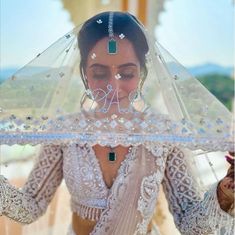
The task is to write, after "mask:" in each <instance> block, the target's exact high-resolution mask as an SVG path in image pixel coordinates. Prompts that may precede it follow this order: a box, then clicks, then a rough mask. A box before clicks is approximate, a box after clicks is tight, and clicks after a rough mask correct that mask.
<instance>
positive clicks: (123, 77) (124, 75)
mask: <svg viewBox="0 0 235 235" xmlns="http://www.w3.org/2000/svg"><path fill="white" fill-rule="evenodd" d="M120 76H121V78H120V80H130V79H132V78H133V77H134V76H135V75H134V74H133V73H121V74H120Z"/></svg>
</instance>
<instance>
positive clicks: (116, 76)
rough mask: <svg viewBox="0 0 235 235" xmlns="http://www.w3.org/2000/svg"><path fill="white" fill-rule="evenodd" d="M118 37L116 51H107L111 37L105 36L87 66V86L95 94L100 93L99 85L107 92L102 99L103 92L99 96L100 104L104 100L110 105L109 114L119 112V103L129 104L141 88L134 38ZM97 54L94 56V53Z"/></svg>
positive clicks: (93, 50)
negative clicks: (131, 94)
mask: <svg viewBox="0 0 235 235" xmlns="http://www.w3.org/2000/svg"><path fill="white" fill-rule="evenodd" d="M115 39H116V41H117V46H118V49H117V50H118V51H117V53H116V54H109V53H108V51H107V44H108V40H109V39H108V38H103V39H101V40H100V41H98V42H97V44H96V45H95V46H94V48H93V49H92V50H91V51H90V53H89V55H88V59H87V66H86V69H85V75H86V78H87V82H88V86H89V88H90V90H91V91H92V92H93V93H94V95H97V92H95V91H97V89H98V90H100V91H101V90H102V91H104V92H105V93H106V94H107V93H108V95H107V97H106V98H105V99H101V98H102V96H103V95H104V94H105V93H104V92H101V93H99V94H98V95H97V96H96V101H97V102H98V108H101V107H102V106H104V102H106V104H107V106H108V107H109V109H108V110H107V113H106V115H109V114H113V113H119V112H118V105H119V106H121V107H128V105H129V104H130V99H129V95H130V93H131V92H133V91H136V90H137V89H138V84H139V82H140V63H139V60H138V58H137V56H136V54H135V51H134V49H133V46H132V44H131V42H130V41H128V40H127V39H125V38H124V39H120V38H115ZM94 54H95V58H94V57H92V55H94ZM108 85H111V87H112V91H111V92H110V91H109V90H108V88H107V86H108ZM99 114H100V115H102V114H101V113H98V115H99Z"/></svg>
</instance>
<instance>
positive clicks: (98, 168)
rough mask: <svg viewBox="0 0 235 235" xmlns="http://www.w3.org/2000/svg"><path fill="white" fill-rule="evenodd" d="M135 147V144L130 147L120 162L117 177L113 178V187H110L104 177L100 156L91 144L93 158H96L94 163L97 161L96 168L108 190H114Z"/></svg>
mask: <svg viewBox="0 0 235 235" xmlns="http://www.w3.org/2000/svg"><path fill="white" fill-rule="evenodd" d="M134 148H135V146H132V147H131V149H130V151H128V153H127V154H126V156H125V158H124V160H122V161H121V164H120V166H119V167H118V169H117V174H116V177H115V179H114V180H113V183H112V185H111V187H108V186H107V184H106V182H105V179H104V175H103V171H102V169H101V165H100V162H99V160H98V158H97V157H96V154H95V150H94V149H93V148H92V146H89V150H90V153H91V158H92V159H93V160H94V163H95V166H96V168H97V171H98V174H100V178H101V180H102V184H103V185H104V187H105V189H106V190H107V191H111V190H112V188H113V185H114V184H115V182H116V181H117V179H118V177H119V175H120V173H121V170H122V168H123V167H124V165H125V164H126V162H127V161H128V160H129V159H131V156H132V155H133V153H134Z"/></svg>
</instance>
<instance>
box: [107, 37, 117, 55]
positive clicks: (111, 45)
mask: <svg viewBox="0 0 235 235" xmlns="http://www.w3.org/2000/svg"><path fill="white" fill-rule="evenodd" d="M108 53H109V54H116V53H117V41H116V40H114V39H110V40H109V41H108Z"/></svg>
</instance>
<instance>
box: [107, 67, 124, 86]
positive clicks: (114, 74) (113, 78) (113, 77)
mask: <svg viewBox="0 0 235 235" xmlns="http://www.w3.org/2000/svg"><path fill="white" fill-rule="evenodd" d="M120 78H121V76H120V74H119V73H118V71H117V69H116V68H115V67H114V66H112V69H111V74H110V79H109V82H108V83H109V84H110V85H111V86H112V89H113V90H119V89H120V82H119V79H120Z"/></svg>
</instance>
